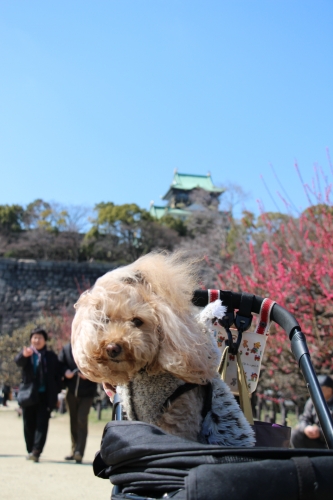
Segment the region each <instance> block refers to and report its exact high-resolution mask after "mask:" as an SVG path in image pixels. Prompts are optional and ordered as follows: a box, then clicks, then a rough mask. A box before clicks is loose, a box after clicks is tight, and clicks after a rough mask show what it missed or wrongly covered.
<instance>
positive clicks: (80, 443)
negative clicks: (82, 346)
mask: <svg viewBox="0 0 333 500" xmlns="http://www.w3.org/2000/svg"><path fill="white" fill-rule="evenodd" d="M59 361H60V363H61V367H62V374H63V377H64V382H65V385H66V386H67V394H66V403H67V407H68V411H69V417H70V434H71V442H72V449H71V453H70V454H69V455H68V456H66V457H65V460H75V462H76V463H81V462H82V458H83V455H84V450H85V447H86V441H87V435H88V415H89V411H90V408H91V405H92V403H93V400H94V397H95V395H96V389H97V384H96V383H95V382H91V381H90V380H88V379H87V378H86V377H85V376H84V375H82V373H80V372H79V370H78V368H77V366H76V363H75V361H74V358H73V353H72V346H71V344H70V343H69V344H66V345H65V346H64V348H63V349H62V351H61V352H60V354H59Z"/></svg>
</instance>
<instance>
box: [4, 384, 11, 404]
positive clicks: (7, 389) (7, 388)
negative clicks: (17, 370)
mask: <svg viewBox="0 0 333 500" xmlns="http://www.w3.org/2000/svg"><path fill="white" fill-rule="evenodd" d="M2 394H3V400H2V406H8V405H7V401H8V400H9V399H10V395H11V389H10V385H7V384H5V385H4V386H3V388H2Z"/></svg>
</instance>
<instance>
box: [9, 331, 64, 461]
mask: <svg viewBox="0 0 333 500" xmlns="http://www.w3.org/2000/svg"><path fill="white" fill-rule="evenodd" d="M46 341H47V333H46V331H45V330H43V329H42V328H35V329H34V330H32V332H31V333H30V342H31V345H30V346H29V347H23V349H22V351H21V352H20V353H19V354H18V355H17V356H16V357H15V362H16V364H17V366H19V367H20V368H22V382H23V383H25V384H28V383H31V382H35V384H36V387H37V392H38V402H37V403H35V404H32V405H31V406H27V407H24V408H23V429H24V438H25V443H26V447H27V451H28V456H27V459H29V460H33V461H34V462H38V461H39V457H40V455H41V453H42V451H43V448H44V445H45V442H46V437H47V431H48V426H49V419H50V415H51V411H52V410H53V409H54V408H55V407H56V406H57V402H58V393H59V392H60V391H61V370H60V364H59V361H58V358H57V355H56V354H55V353H54V352H53V351H52V350H48V349H47V348H46Z"/></svg>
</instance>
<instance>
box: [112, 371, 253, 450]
mask: <svg viewBox="0 0 333 500" xmlns="http://www.w3.org/2000/svg"><path fill="white" fill-rule="evenodd" d="M183 384H184V382H183V381H182V380H179V379H177V378H176V377H174V376H173V375H171V374H169V373H162V374H160V375H153V376H149V375H148V374H147V372H146V371H144V370H142V371H141V372H139V373H138V374H137V375H136V376H135V377H134V378H133V380H132V381H131V382H130V383H129V384H127V385H123V386H118V387H117V393H119V395H120V397H121V399H122V402H123V405H124V409H125V411H126V413H127V416H128V418H129V419H130V420H141V421H143V422H147V423H151V424H155V425H158V421H159V419H160V418H161V416H162V414H163V411H168V410H167V408H165V407H164V403H165V401H166V400H167V399H168V398H169V397H170V396H171V395H172V394H173V393H174V391H175V390H176V389H177V387H179V386H180V385H183ZM211 384H212V400H211V406H210V409H209V411H208V412H207V414H206V416H205V418H204V420H203V422H202V426H201V432H200V435H199V436H198V441H200V442H203V443H207V444H218V445H220V446H233V447H239V446H254V444H255V438H254V432H253V430H252V428H251V426H250V424H249V423H248V421H247V420H246V418H245V417H244V415H243V412H242V411H241V409H240V408H239V406H238V404H237V402H236V400H235V398H234V396H233V395H232V394H231V392H230V390H229V388H228V386H227V385H226V384H225V383H224V382H223V381H222V380H220V379H218V378H216V379H213V380H212V381H211ZM193 411H201V409H197V408H193Z"/></svg>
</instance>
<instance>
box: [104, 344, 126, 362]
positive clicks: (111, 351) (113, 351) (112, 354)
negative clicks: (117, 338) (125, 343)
mask: <svg viewBox="0 0 333 500" xmlns="http://www.w3.org/2000/svg"><path fill="white" fill-rule="evenodd" d="M121 350H122V349H121V346H120V345H119V344H108V345H107V346H106V352H107V355H108V356H109V358H112V359H113V358H116V357H117V356H118V355H119V354H120V353H121Z"/></svg>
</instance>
